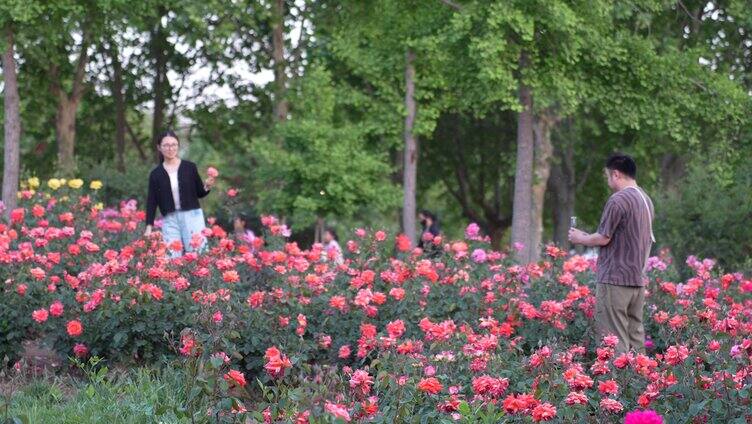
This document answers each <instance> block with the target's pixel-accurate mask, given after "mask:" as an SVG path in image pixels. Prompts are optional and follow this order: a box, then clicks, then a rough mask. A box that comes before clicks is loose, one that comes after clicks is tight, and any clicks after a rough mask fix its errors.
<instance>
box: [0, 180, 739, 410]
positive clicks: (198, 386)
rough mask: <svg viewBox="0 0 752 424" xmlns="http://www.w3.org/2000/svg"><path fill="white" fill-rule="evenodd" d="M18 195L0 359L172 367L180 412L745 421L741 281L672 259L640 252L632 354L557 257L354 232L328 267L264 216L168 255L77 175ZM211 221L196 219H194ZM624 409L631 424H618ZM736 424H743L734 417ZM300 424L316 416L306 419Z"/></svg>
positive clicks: (8, 240)
mask: <svg viewBox="0 0 752 424" xmlns="http://www.w3.org/2000/svg"><path fill="white" fill-rule="evenodd" d="M47 186H48V187H50V188H52V189H53V191H52V192H51V193H42V192H35V191H33V190H31V189H30V190H25V191H23V192H22V195H21V199H20V206H19V209H17V210H15V211H12V213H11V219H10V221H9V222H6V223H2V224H0V264H2V278H1V279H0V281H2V282H3V283H2V287H1V288H0V341H2V344H1V345H0V356H3V357H8V358H9V359H11V363H12V362H13V361H15V360H16V359H17V358H18V357H19V356H20V355H21V353H22V347H21V343H22V342H23V341H24V340H38V341H42V342H44V343H46V344H48V345H49V346H51V347H53V348H54V349H56V350H57V351H59V352H60V353H61V354H62V355H68V356H77V357H82V358H83V357H87V356H92V355H97V356H102V357H105V358H107V359H109V360H110V361H113V362H119V363H123V364H128V363H152V362H155V361H156V360H157V359H160V358H163V357H170V358H173V359H174V360H177V361H182V362H183V363H184V365H185V369H186V372H187V373H188V375H189V377H190V378H189V380H188V383H187V384H188V387H189V390H188V392H189V393H190V394H191V395H190V398H189V401H188V403H189V405H187V407H189V408H190V407H191V406H190V405H192V404H194V403H195V404H204V402H194V400H195V399H196V398H198V397H208V398H210V399H211V400H212V402H213V404H214V405H215V407H214V410H212V411H209V412H211V413H212V414H213V415H215V416H217V417H225V418H227V419H228V420H229V419H231V418H232V417H237V416H238V415H250V416H254V417H255V418H256V419H258V420H263V421H266V422H272V421H276V420H287V419H289V420H297V421H298V422H308V421H309V420H311V421H312V420H324V421H326V420H334V419H340V420H345V421H350V420H361V419H368V420H374V421H383V422H393V421H396V420H400V419H402V420H406V419H408V418H410V417H415V416H420V417H423V419H424V420H429V421H442V420H446V421H452V420H466V421H467V422H477V421H486V422H497V421H499V420H502V421H503V420H509V421H520V422H530V421H535V422H538V421H558V422H573V421H574V420H581V421H584V422H611V421H615V420H616V421H619V420H622V419H623V417H624V416H625V415H626V414H627V413H629V412H630V411H634V412H636V413H634V414H632V415H630V417H632V418H630V420H632V422H637V421H635V420H638V419H641V418H640V417H642V416H650V419H654V418H655V416H656V414H641V413H639V412H640V411H642V410H645V409H651V410H654V411H656V413H657V414H659V415H660V416H663V417H664V418H665V420H666V421H667V422H713V421H715V420H717V419H727V420H728V421H730V422H734V421H733V420H737V421H736V422H744V420H745V419H746V418H749V417H750V416H752V413H750V412H749V409H750V405H749V389H750V384H752V375H750V373H751V372H752V362H751V361H750V358H751V356H750V354H752V336H751V335H750V331H751V330H752V320H751V318H752V317H751V315H752V308H751V306H752V296H750V292H752V282H751V281H749V280H748V279H746V278H745V276H743V275H741V274H733V273H724V272H722V270H720V269H718V268H717V266H716V264H715V263H714V261H712V260H700V259H697V258H693V257H690V258H689V259H688V260H687V264H688V265H689V266H690V267H691V269H693V271H694V276H693V277H692V278H690V279H688V280H686V281H679V280H678V274H677V273H676V271H675V268H674V267H673V266H672V264H671V258H670V256H669V255H668V253H667V252H663V253H662V254H661V255H659V257H654V258H651V259H650V263H649V272H648V274H649V279H650V283H649V285H648V286H647V287H646V290H647V291H648V296H647V301H646V309H645V324H646V331H647V333H648V335H649V337H650V338H649V340H648V341H647V342H646V347H647V348H648V353H647V354H646V355H640V354H634V353H630V354H627V355H618V356H617V355H615V353H614V346H615V340H614V339H613V338H609V337H607V338H606V339H604V340H594V338H593V335H592V331H591V328H592V326H593V315H594V310H595V298H594V289H595V288H594V286H593V284H592V280H593V278H594V272H593V271H594V267H595V264H594V262H592V261H589V260H586V259H584V258H582V257H579V256H571V257H570V256H568V255H567V254H566V253H564V252H562V251H560V250H559V249H557V248H556V247H553V246H549V247H547V248H546V250H545V255H544V259H543V260H541V261H540V262H538V263H532V264H515V263H514V262H513V261H511V260H510V259H509V258H508V257H507V255H506V254H505V253H503V252H495V251H492V250H491V249H490V245H489V244H488V242H487V241H486V240H484V239H483V238H481V237H480V236H479V235H478V231H477V229H476V228H475V226H473V225H471V226H469V227H468V231H467V232H466V236H467V237H466V239H465V240H460V241H454V242H447V241H445V240H440V239H436V240H428V243H429V244H431V243H433V245H434V248H432V254H431V255H430V257H429V256H426V255H423V254H422V252H421V251H420V250H416V249H411V247H410V245H409V243H406V242H405V238H404V237H401V236H399V235H387V234H386V233H384V232H383V231H367V230H363V229H359V230H357V231H355V233H354V235H353V239H352V240H349V241H348V242H347V243H346V244H345V256H346V261H345V263H344V264H342V265H336V264H334V263H332V262H327V261H326V259H325V255H323V254H322V253H323V251H322V249H323V247H322V246H319V245H315V246H313V247H312V248H311V249H309V250H303V249H300V248H299V247H298V246H297V245H296V244H294V243H287V242H286V240H285V237H286V236H287V235H289V229H287V228H286V227H285V226H284V225H282V224H280V223H279V222H278V221H277V220H276V219H275V218H273V217H264V218H263V220H262V222H263V224H264V226H265V232H264V234H263V236H262V237H258V238H256V239H255V240H254V242H253V244H252V245H249V244H246V243H244V242H242V241H239V240H235V239H234V238H232V237H231V236H229V235H228V234H227V233H226V232H225V231H224V230H223V229H222V228H219V227H217V226H213V225H212V226H211V227H210V228H208V229H207V230H205V231H204V233H203V236H204V237H205V238H207V239H208V246H209V248H208V250H207V251H206V252H205V253H204V254H201V255H196V254H188V255H186V256H184V257H183V258H180V259H175V260H170V259H167V256H166V255H165V251H166V249H169V248H171V247H170V246H165V245H164V244H163V243H161V239H160V236H159V234H158V233H155V234H154V235H153V236H152V237H150V238H148V239H144V238H142V237H140V234H142V231H141V230H140V228H139V226H140V225H142V221H143V220H144V214H143V212H142V211H139V210H138V209H137V207H136V204H135V202H133V201H130V202H122V203H121V204H120V205H119V206H118V207H117V208H108V209H104V208H103V207H102V206H101V205H97V204H96V192H85V190H86V189H85V188H82V187H86V185H85V184H84V183H83V182H81V183H79V181H76V183H75V184H72V185H71V184H67V185H66V184H65V183H63V182H61V181H60V180H56V181H53V182H52V184H49V183H48V184H47ZM210 223H211V220H210ZM635 417H636V418H635ZM739 420H741V421H739ZM317 422H318V421H317Z"/></svg>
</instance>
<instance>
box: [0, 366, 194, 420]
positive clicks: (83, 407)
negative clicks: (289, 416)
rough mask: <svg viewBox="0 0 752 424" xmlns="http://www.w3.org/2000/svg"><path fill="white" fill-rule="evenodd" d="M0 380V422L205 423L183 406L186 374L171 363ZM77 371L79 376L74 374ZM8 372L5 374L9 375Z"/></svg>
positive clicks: (90, 369) (91, 368)
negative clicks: (150, 366)
mask: <svg viewBox="0 0 752 424" xmlns="http://www.w3.org/2000/svg"><path fill="white" fill-rule="evenodd" d="M13 373H14V372H13V371H11V373H10V374H7V375H6V378H4V379H2V380H0V392H1V393H2V395H3V396H2V398H0V423H2V424H5V423H6V422H10V423H14V424H15V423H29V424H36V423H55V424H58V423H59V424H67V423H70V424H74V423H75V424H82V423H105V424H115V423H192V422H197V423H198V422H207V421H208V418H207V417H206V416H205V415H203V416H202V414H201V413H200V412H198V411H206V408H205V407H204V408H202V407H200V405H197V407H196V408H195V409H194V410H195V411H197V412H196V413H195V415H194V416H193V420H192V419H191V416H190V415H191V414H190V413H189V412H187V411H186V410H185V406H184V405H185V401H184V400H185V397H186V396H185V392H184V390H182V388H183V387H185V377H184V375H183V374H182V373H181V372H180V370H178V369H175V368H173V367H171V366H166V367H163V368H160V369H158V370H156V369H149V368H135V369H132V370H128V371H109V370H107V368H106V367H103V366H97V367H85V368H84V369H83V371H82V372H80V373H72V374H70V375H65V376H50V375H36V376H29V375H15V376H14V375H13ZM76 374H78V375H76ZM9 376H10V377H9Z"/></svg>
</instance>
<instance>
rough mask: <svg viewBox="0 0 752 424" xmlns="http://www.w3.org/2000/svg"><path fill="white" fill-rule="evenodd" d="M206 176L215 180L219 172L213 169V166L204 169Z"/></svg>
mask: <svg viewBox="0 0 752 424" xmlns="http://www.w3.org/2000/svg"><path fill="white" fill-rule="evenodd" d="M206 175H208V176H210V177H212V178H217V177H218V176H219V171H217V168H214V167H213V166H210V167H208V168H206Z"/></svg>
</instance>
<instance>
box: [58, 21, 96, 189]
mask: <svg viewBox="0 0 752 424" xmlns="http://www.w3.org/2000/svg"><path fill="white" fill-rule="evenodd" d="M89 36H90V35H89V32H88V30H87V29H86V28H85V29H84V32H83V35H82V39H81V50H80V51H79V53H78V60H77V62H76V67H75V72H74V74H73V84H72V87H71V91H70V93H69V92H68V91H67V90H65V89H63V85H62V83H61V79H62V78H61V75H60V69H59V68H58V66H57V65H56V64H55V63H52V64H51V65H50V69H49V76H50V85H51V90H52V93H53V94H54V95H55V97H57V113H56V115H55V133H56V138H57V160H58V167H59V170H60V171H61V172H62V175H63V176H66V177H73V175H74V173H75V172H76V156H75V146H76V144H75V143H76V114H77V113H78V105H79V103H81V98H82V97H83V94H84V90H85V85H84V78H85V77H86V63H87V62H88V60H89Z"/></svg>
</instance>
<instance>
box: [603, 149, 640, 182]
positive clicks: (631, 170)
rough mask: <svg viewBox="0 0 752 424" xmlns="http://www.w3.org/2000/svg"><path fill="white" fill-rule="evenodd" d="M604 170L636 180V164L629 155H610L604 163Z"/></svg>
mask: <svg viewBox="0 0 752 424" xmlns="http://www.w3.org/2000/svg"><path fill="white" fill-rule="evenodd" d="M606 169H608V170H609V171H619V172H621V173H622V174H624V175H626V176H628V177H630V178H632V179H634V178H637V164H636V163H635V161H634V159H632V157H631V156H629V155H624V154H621V153H616V154H613V155H611V156H610V157H609V158H608V160H607V161H606Z"/></svg>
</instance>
